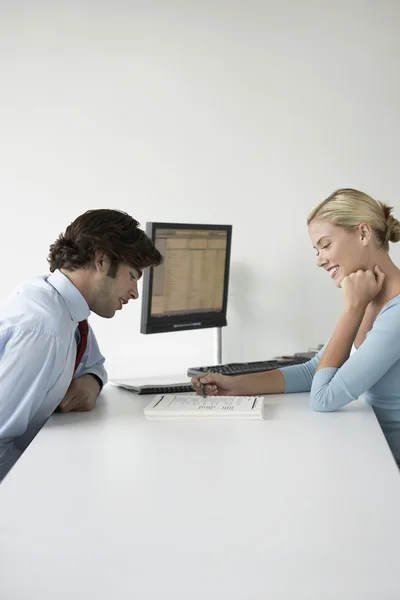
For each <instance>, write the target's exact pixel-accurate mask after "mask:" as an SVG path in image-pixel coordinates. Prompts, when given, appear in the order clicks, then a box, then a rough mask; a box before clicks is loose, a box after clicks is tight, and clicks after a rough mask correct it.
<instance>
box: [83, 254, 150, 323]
mask: <svg viewBox="0 0 400 600" xmlns="http://www.w3.org/2000/svg"><path fill="white" fill-rule="evenodd" d="M109 273H110V263H109V261H108V260H107V259H105V263H104V268H103V269H101V270H99V271H98V274H97V278H96V284H95V289H94V290H93V295H92V298H91V306H90V310H92V311H93V312H94V313H96V314H97V315H99V316H100V317H105V318H106V319H111V317H113V316H114V315H115V312H116V311H117V310H121V309H122V307H123V306H124V305H125V304H127V303H128V302H129V300H136V299H137V298H138V297H139V293H138V288H137V282H138V280H139V279H140V277H141V275H142V274H141V272H140V271H138V270H137V269H135V268H133V267H130V266H129V265H126V264H124V263H121V264H119V265H118V269H117V273H116V275H115V277H112V276H111V275H110V274H109Z"/></svg>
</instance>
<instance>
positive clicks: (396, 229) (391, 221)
mask: <svg viewBox="0 0 400 600" xmlns="http://www.w3.org/2000/svg"><path fill="white" fill-rule="evenodd" d="M379 204H380V205H381V207H382V211H383V214H384V216H385V220H386V235H385V244H387V243H388V242H398V241H400V222H399V221H398V220H397V219H396V218H395V217H393V215H392V214H391V213H392V210H393V207H392V206H388V205H387V204H385V203H384V202H379Z"/></svg>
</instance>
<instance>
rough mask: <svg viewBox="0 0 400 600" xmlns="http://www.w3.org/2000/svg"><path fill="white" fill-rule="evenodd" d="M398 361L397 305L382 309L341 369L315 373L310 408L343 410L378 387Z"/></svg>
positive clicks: (399, 319) (399, 327)
mask: <svg viewBox="0 0 400 600" xmlns="http://www.w3.org/2000/svg"><path fill="white" fill-rule="evenodd" d="M398 360H400V304H392V305H390V306H387V307H385V308H384V309H383V310H382V312H381V313H380V314H379V315H378V317H377V319H376V320H375V323H374V325H373V327H372V329H371V330H370V331H369V332H368V333H367V336H366V339H365V340H364V342H363V343H362V344H361V346H360V347H359V348H358V350H357V351H356V352H354V353H353V354H352V355H351V356H350V357H349V358H348V359H347V361H346V362H345V363H344V364H343V365H342V366H341V367H340V368H336V367H327V368H325V369H321V370H320V371H318V372H317V373H316V374H315V376H314V379H313V381H312V385H311V395H310V404H311V408H313V409H314V410H316V411H321V412H329V411H334V410H337V409H339V408H342V407H343V406H345V405H346V404H348V403H349V402H351V401H352V400H357V399H358V398H359V397H360V396H361V395H362V394H364V393H365V392H366V391H367V390H369V389H370V388H371V387H372V386H373V385H374V384H375V383H377V382H378V381H379V380H380V379H381V378H382V377H383V376H384V375H385V374H386V373H387V372H388V371H389V370H390V369H391V368H392V367H393V365H394V364H395V363H396V362H397V361H398Z"/></svg>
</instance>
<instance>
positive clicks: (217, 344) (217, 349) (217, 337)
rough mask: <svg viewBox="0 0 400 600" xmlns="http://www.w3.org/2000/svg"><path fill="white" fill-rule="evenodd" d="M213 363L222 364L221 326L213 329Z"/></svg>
mask: <svg viewBox="0 0 400 600" xmlns="http://www.w3.org/2000/svg"><path fill="white" fill-rule="evenodd" d="M214 364H215V365H221V364H222V327H216V328H215V329H214Z"/></svg>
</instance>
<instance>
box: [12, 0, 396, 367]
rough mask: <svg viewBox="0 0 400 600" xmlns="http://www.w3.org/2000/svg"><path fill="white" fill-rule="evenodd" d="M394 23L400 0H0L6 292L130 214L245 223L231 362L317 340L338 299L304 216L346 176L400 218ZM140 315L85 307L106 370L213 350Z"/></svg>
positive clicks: (238, 230)
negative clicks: (96, 229)
mask: <svg viewBox="0 0 400 600" xmlns="http://www.w3.org/2000/svg"><path fill="white" fill-rule="evenodd" d="M62 5H64V6H62ZM399 23H400V5H399V3H398V2H397V1H396V0H392V1H389V0H380V1H379V2H378V1H376V2H375V3H374V2H367V1H365V2H362V1H358V2H356V1H350V0H348V1H347V2H337V1H333V0H332V1H331V2H323V1H312V0H303V1H301V0H299V1H297V0H286V1H280V2H279V3H277V2H269V1H267V0H265V1H264V2H261V1H260V2H255V1H252V0H246V1H244V0H243V1H242V2H237V1H236V2H235V1H230V2H222V1H219V0H214V1H212V2H205V1H203V2H199V1H198V0H186V1H184V0H183V1H181V2H171V1H169V0H165V1H159V2H142V1H138V2H128V1H127V0H126V1H123V2H122V1H116V0H114V1H111V0H110V1H109V2H101V1H99V2H89V1H85V0H80V1H79V2H68V3H67V2H64V3H61V2H50V1H49V0H48V1H47V2H39V1H36V0H30V1H29V2H28V1H26V2H21V1H19V0H13V2H5V1H4V2H0V84H1V90H0V201H1V208H2V213H1V214H2V219H1V237H0V244H1V252H2V261H1V262H2V266H1V279H0V300H1V299H2V298H3V297H4V296H5V295H6V293H8V292H9V291H10V290H11V289H12V288H13V287H14V286H15V285H16V284H17V283H18V282H19V281H20V280H22V279H24V278H25V277H27V276H30V275H35V274H39V273H43V272H46V260H45V258H46V255H47V251H48V246H49V244H50V243H51V242H52V241H53V240H54V239H55V238H56V237H57V235H58V234H59V233H60V232H61V231H62V230H64V229H65V227H66V225H67V224H69V222H70V221H72V220H73V219H74V218H75V217H76V216H77V215H78V214H80V213H82V212H83V211H85V210H87V209H89V208H100V207H110V208H119V209H122V210H126V211H128V212H129V213H130V214H132V215H133V216H134V217H135V218H137V219H138V220H139V221H140V222H141V223H142V224H143V225H144V224H145V223H146V221H151V220H166V221H183V222H204V223H207V222H215V223H231V224H232V225H233V248H232V275H231V291H230V297H229V315H228V317H229V325H228V327H227V328H225V329H224V332H223V340H224V354H223V360H224V361H228V360H256V359H259V358H264V357H271V356H273V355H275V354H277V353H288V352H293V351H300V350H303V349H307V348H308V347H309V346H313V345H316V344H318V343H322V342H323V341H325V340H326V338H327V337H328V335H329V334H330V332H331V330H332V328H333V327H334V324H335V322H336V320H337V318H338V315H339V313H340V308H341V295H340V291H337V290H336V288H335V287H334V284H333V283H332V282H331V281H330V280H329V277H328V276H327V275H326V273H324V272H322V271H321V272H319V271H318V270H317V269H316V267H315V257H314V251H313V250H312V248H311V244H310V241H309V238H308V235H307V228H306V225H305V219H306V216H307V214H308V213H309V212H310V210H311V209H312V208H313V206H314V205H315V204H317V203H318V202H319V201H321V200H322V199H323V198H324V197H326V196H327V195H328V194H330V193H331V192H332V191H333V190H334V189H336V188H337V187H342V186H351V187H358V188H360V189H362V190H364V191H366V192H367V193H370V194H372V195H375V196H376V197H378V198H379V199H382V200H385V201H387V202H389V203H391V204H393V205H394V206H395V207H396V208H397V209H398V210H397V215H399V213H400V200H399V198H398V191H399V187H400V186H399V183H400V182H399V179H400V176H399V174H398V173H399V164H398V162H399V161H398V155H399V153H398V143H399V142H398V141H399V139H400V120H399V106H400V83H399V77H398V73H399V58H398V57H399V56H400V36H399V32H398V30H399ZM399 251H400V250H399V249H394V251H393V255H394V257H395V258H397V259H400V254H399ZM399 262H400V261H399ZM139 321H140V303H139V302H136V303H131V306H128V307H126V308H125V309H124V311H123V312H122V313H121V314H118V315H117V316H116V317H115V318H114V319H112V320H110V321H106V320H101V319H99V318H97V317H95V316H94V317H93V318H92V324H93V326H94V327H95V329H96V332H97V336H98V338H99V341H100V344H101V347H102V349H103V352H104V353H105V354H106V355H107V364H108V369H109V372H110V375H111V376H117V375H119V376H133V375H134V374H142V373H143V374H144V373H149V372H151V370H152V367H151V364H152V358H153V357H156V360H157V369H160V370H163V371H165V372H168V371H169V370H173V371H174V372H176V371H185V370H186V367H187V366H193V365H196V364H210V362H212V359H213V355H212V343H213V332H212V330H203V331H197V332H180V333H174V334H162V335H157V336H155V335H153V336H143V335H141V334H140V333H139ZM162 364H163V366H161V367H160V365H162Z"/></svg>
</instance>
